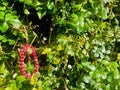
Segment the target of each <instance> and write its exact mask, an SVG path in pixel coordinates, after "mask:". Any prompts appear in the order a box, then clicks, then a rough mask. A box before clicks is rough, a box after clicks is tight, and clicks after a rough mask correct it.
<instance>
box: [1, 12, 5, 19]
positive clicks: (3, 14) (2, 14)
mask: <svg viewBox="0 0 120 90" xmlns="http://www.w3.org/2000/svg"><path fill="white" fill-rule="evenodd" d="M4 16H5V12H2V11H0V19H3V20H4Z"/></svg>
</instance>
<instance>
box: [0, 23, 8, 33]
mask: <svg viewBox="0 0 120 90" xmlns="http://www.w3.org/2000/svg"><path fill="white" fill-rule="evenodd" d="M8 28H9V26H8V24H7V23H6V22H4V23H3V24H2V25H1V26H0V31H1V32H2V33H5V32H6V31H7V30H8Z"/></svg>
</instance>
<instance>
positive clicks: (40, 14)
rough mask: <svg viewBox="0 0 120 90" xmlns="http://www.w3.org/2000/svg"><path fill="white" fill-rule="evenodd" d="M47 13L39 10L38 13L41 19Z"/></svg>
mask: <svg viewBox="0 0 120 90" xmlns="http://www.w3.org/2000/svg"><path fill="white" fill-rule="evenodd" d="M45 14H46V11H44V12H41V11H39V12H37V15H38V17H39V19H42V18H43V16H44V15H45Z"/></svg>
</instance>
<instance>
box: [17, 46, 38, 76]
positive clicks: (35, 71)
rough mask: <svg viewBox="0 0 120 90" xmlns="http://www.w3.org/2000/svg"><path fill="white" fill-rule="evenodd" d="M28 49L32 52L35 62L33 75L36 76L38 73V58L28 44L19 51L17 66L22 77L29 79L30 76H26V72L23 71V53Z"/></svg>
mask: <svg viewBox="0 0 120 90" xmlns="http://www.w3.org/2000/svg"><path fill="white" fill-rule="evenodd" d="M28 48H30V49H31V50H32V52H31V54H32V55H33V57H34V61H35V69H34V72H33V74H36V73H37V72H38V69H39V63H38V57H37V54H36V52H35V49H34V47H33V46H32V45H28V44H25V45H23V47H22V49H21V50H20V61H19V64H20V70H21V73H22V74H23V76H25V77H26V78H31V77H32V75H30V74H27V72H26V71H25V66H24V59H25V52H26V51H27V50H28Z"/></svg>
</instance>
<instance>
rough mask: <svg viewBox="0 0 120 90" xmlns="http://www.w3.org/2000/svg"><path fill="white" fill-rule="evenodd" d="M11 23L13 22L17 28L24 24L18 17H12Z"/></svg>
mask: <svg viewBox="0 0 120 90" xmlns="http://www.w3.org/2000/svg"><path fill="white" fill-rule="evenodd" d="M9 23H10V24H12V25H13V27H15V28H20V26H21V25H22V23H21V22H20V21H19V20H18V19H11V20H10V21H9Z"/></svg>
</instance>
